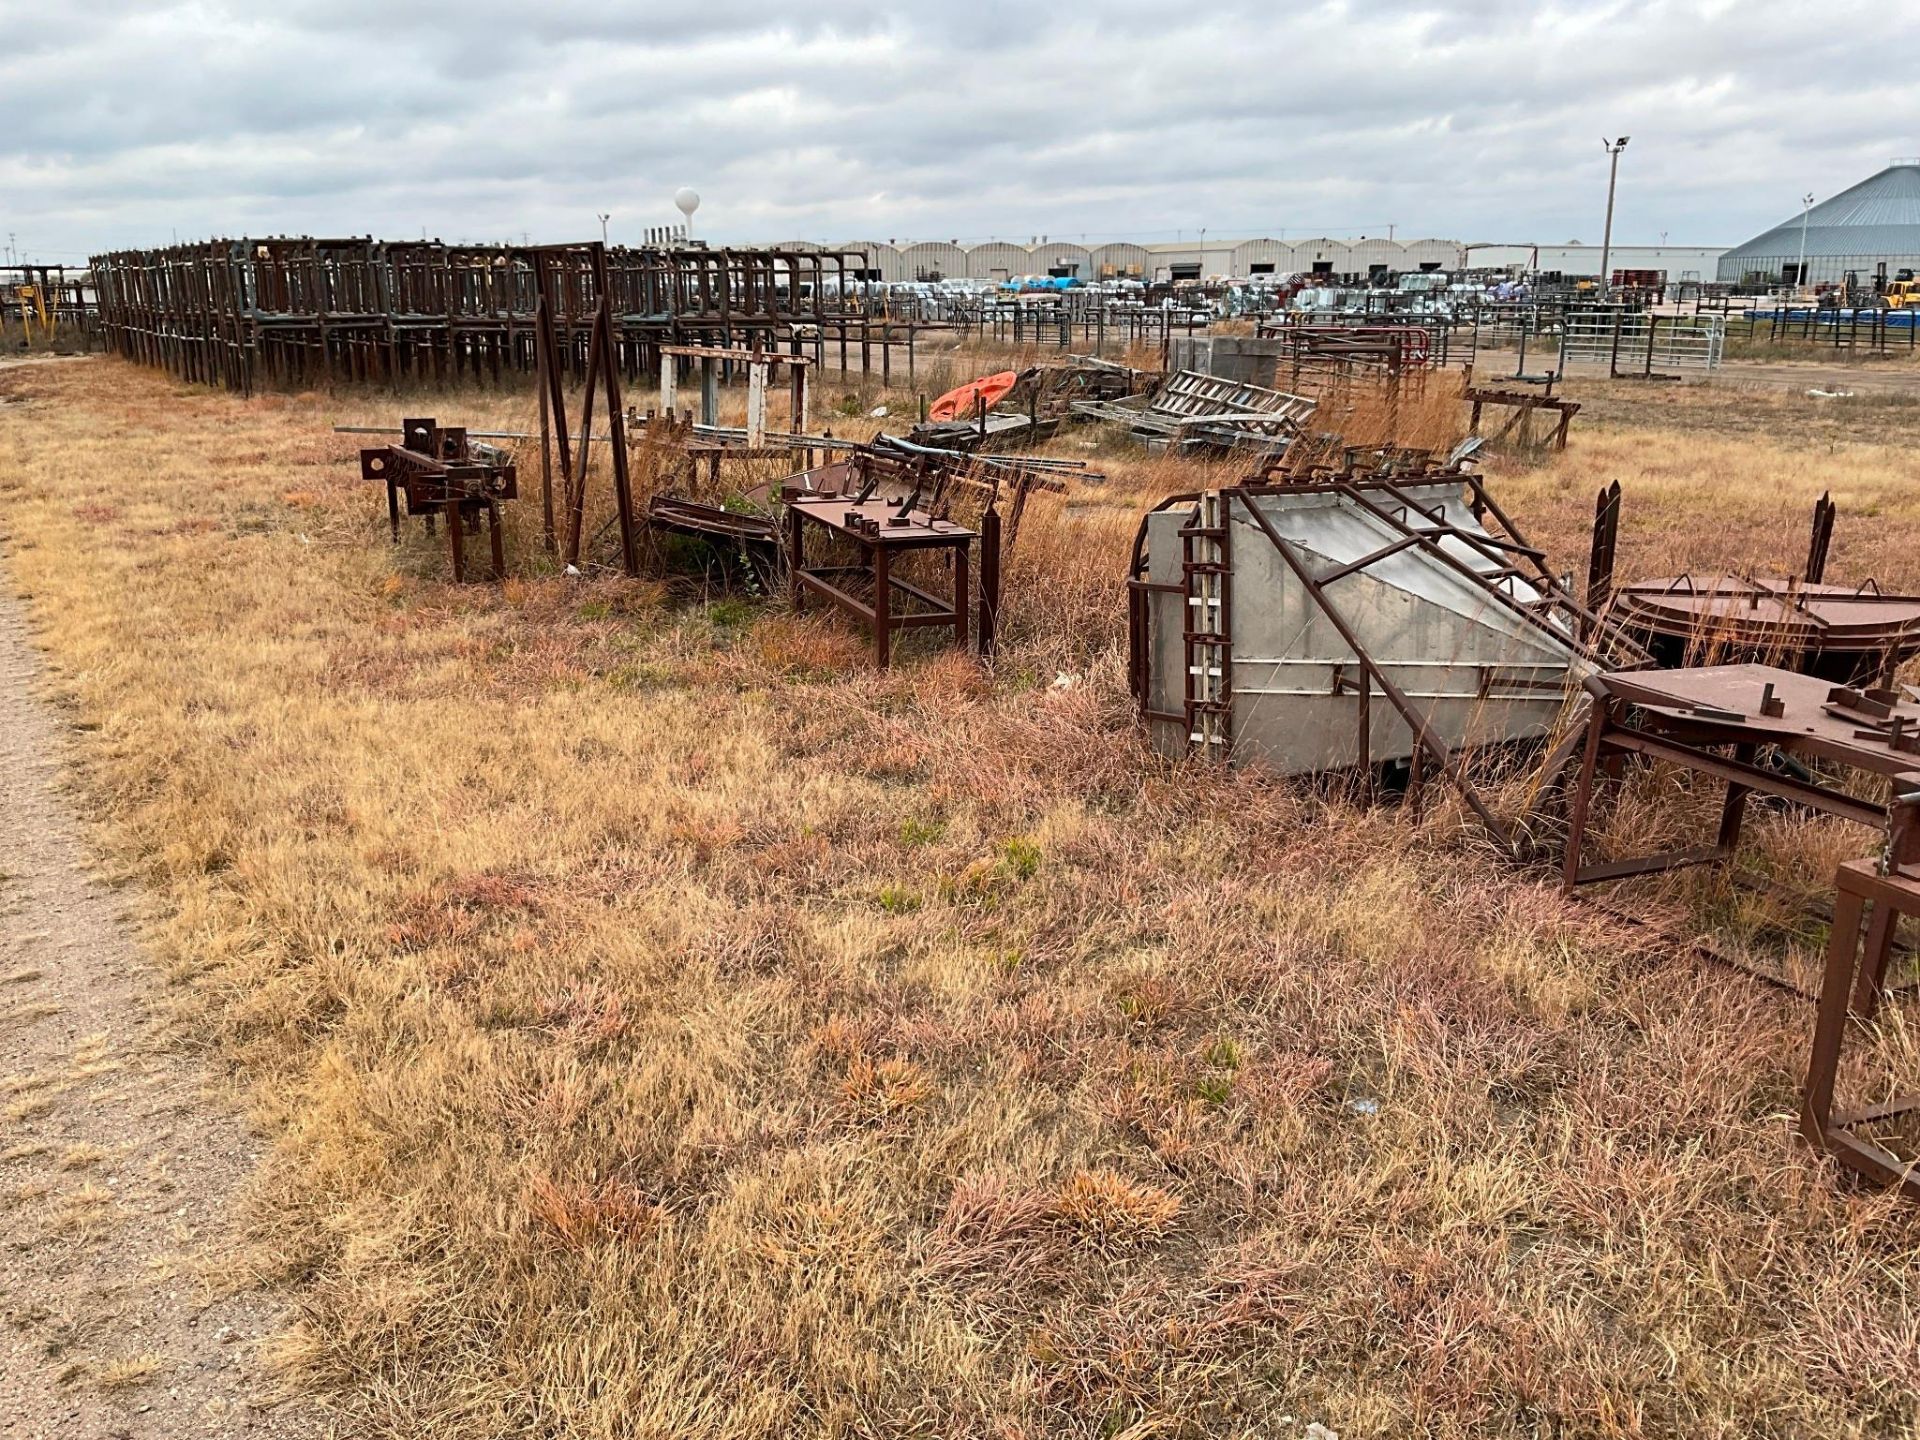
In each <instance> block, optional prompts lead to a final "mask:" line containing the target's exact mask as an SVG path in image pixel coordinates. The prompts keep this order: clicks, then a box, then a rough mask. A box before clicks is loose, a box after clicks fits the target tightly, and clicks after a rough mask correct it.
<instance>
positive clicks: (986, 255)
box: [779, 236, 1726, 282]
mask: <svg viewBox="0 0 1920 1440" xmlns="http://www.w3.org/2000/svg"><path fill="white" fill-rule="evenodd" d="M779 248H781V249H803V250H818V249H823V248H830V249H835V250H865V251H866V252H867V254H868V255H869V256H870V257H871V259H872V264H873V275H872V277H871V278H872V279H875V280H888V281H896V280H950V279H972V280H1010V279H1012V278H1013V277H1015V276H1017V275H1071V276H1075V277H1077V278H1079V279H1082V280H1113V279H1135V280H1207V279H1213V278H1215V277H1225V278H1228V279H1233V280H1246V279H1250V278H1252V277H1254V276H1256V275H1292V274H1301V275H1327V276H1351V277H1354V278H1356V279H1360V280H1365V279H1368V278H1369V277H1371V278H1373V279H1376V280H1377V279H1380V278H1382V277H1384V276H1386V275H1400V274H1406V273H1409V272H1414V271H1422V270H1445V271H1454V270H1464V269H1474V270H1512V271H1516V272H1520V271H1524V272H1527V273H1533V272H1536V271H1539V272H1545V273H1548V274H1560V275H1566V276H1572V277H1584V276H1593V277H1597V276H1598V275H1599V274H1600V261H1601V257H1602V254H1603V252H1602V250H1601V247H1600V246H1598V245H1582V244H1579V243H1577V242H1576V243H1569V244H1565V245H1536V244H1531V243H1529V244H1519V245H1516V244H1493V243H1479V242H1476V243H1474V244H1462V243H1461V242H1460V241H1458V240H1431V239H1429V240H1393V239H1387V238H1384V237H1378V236H1360V237H1358V238H1355V239H1348V240H1336V239H1333V238H1332V237H1330V236H1313V237H1309V238H1307V239H1303V240H1274V239H1268V238H1265V237H1261V238H1255V239H1250V240H1246V239H1233V238H1225V239H1219V240H1216V239H1213V238H1211V237H1205V236H1203V237H1200V238H1197V239H1195V240H1192V241H1187V242H1177V241H1176V242H1171V243H1163V244H1155V245H1136V244H1132V243H1130V242H1127V241H1113V242H1109V243H1106V244H1094V245H1084V244H1076V243H1073V242H1070V241H1064V240H1050V239H1047V238H1045V237H1041V238H1039V239H1038V240H1036V241H1035V242H1034V243H1032V244H1026V245H1020V244H1014V243H1012V242H1009V241H1004V240H993V241H988V242H985V243H982V244H978V245H962V244H960V243H959V242H957V241H952V240H939V241H929V240H921V241H893V240H871V239H868V240H842V241H838V242H836V243H834V244H832V245H831V246H822V245H821V244H818V243H816V242H813V241H805V240H788V241H782V242H780V245H779ZM1724 253H1726V252H1725V250H1724V247H1722V246H1718V245H1615V246H1614V247H1613V248H1612V253H1611V255H1610V256H1608V267H1609V268H1610V269H1613V270H1658V271H1662V272H1664V273H1665V274H1666V276H1667V278H1668V280H1669V281H1674V282H1682V281H1689V280H1693V281H1702V280H1704V281H1711V280H1712V279H1713V278H1714V275H1715V272H1716V267H1717V266H1718V264H1719V261H1720V257H1721V256H1722V255H1723V254H1724Z"/></svg>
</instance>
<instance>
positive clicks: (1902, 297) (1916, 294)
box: [1887, 280, 1920, 310]
mask: <svg viewBox="0 0 1920 1440" xmlns="http://www.w3.org/2000/svg"><path fill="white" fill-rule="evenodd" d="M1915 306H1920V280H1895V281H1892V282H1890V283H1889V284H1888V286H1887V308H1888V309H1889V310H1911V309H1913V308H1914V307H1915Z"/></svg>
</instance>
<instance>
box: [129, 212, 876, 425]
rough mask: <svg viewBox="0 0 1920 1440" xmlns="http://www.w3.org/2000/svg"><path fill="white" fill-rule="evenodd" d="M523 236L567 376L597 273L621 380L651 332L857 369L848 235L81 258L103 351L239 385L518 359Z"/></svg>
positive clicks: (179, 249) (463, 370)
mask: <svg viewBox="0 0 1920 1440" xmlns="http://www.w3.org/2000/svg"><path fill="white" fill-rule="evenodd" d="M536 251H537V253H539V254H541V255H543V256H546V257H547V261H546V273H547V276H548V280H547V286H548V289H549V290H550V292H551V293H550V294H549V295H548V296H547V301H548V309H549V314H550V317H551V321H552V324H553V326H554V330H555V333H556V337H557V339H558V348H559V352H560V357H561V363H562V365H563V366H564V367H565V368H566V369H567V371H568V372H569V373H570V374H571V375H572V376H574V377H575V378H578V377H579V376H581V375H583V374H584V373H585V367H586V361H587V350H588V340H589V336H590V335H591V333H592V329H593V326H594V324H595V323H596V321H595V317H596V315H597V312H598V308H599V303H600V287H601V284H602V282H601V280H600V278H599V277H600V276H602V275H604V276H605V277H606V279H605V282H604V283H605V286H606V289H607V291H608V294H609V295H610V296H611V298H612V302H613V310H614V341H615V348H616V351H617V355H616V363H617V364H618V365H619V367H620V369H621V370H622V371H623V373H625V374H626V375H627V376H628V378H630V379H638V378H639V377H641V376H642V375H644V374H648V373H650V372H651V371H652V370H653V368H654V367H655V365H656V364H657V361H658V350H659V347H660V346H662V345H685V344H714V345H724V346H740V347H744V348H749V349H763V350H775V349H785V350H788V351H789V352H790V353H795V354H800V353H810V354H811V356H812V358H813V359H814V361H815V363H816V364H817V365H821V366H825V365H826V364H827V363H828V362H829V357H832V358H833V359H836V360H837V361H838V363H839V367H840V369H841V370H842V371H848V370H851V369H852V368H853V367H854V365H855V364H857V365H858V366H859V369H860V372H861V373H862V374H863V375H865V374H868V373H870V372H871V370H872V368H873V364H874V359H875V356H874V348H875V336H874V333H873V332H874V327H875V322H874V320H873V319H872V306H871V296H870V295H869V293H868V290H869V288H870V287H869V284H868V282H867V281H866V280H865V279H864V278H861V277H864V276H865V275H866V274H867V273H868V266H867V264H866V256H865V254H864V253H863V252H860V251H826V250H821V251H814V250H772V249H768V250H757V249H714V250H710V249H706V248H704V247H685V248H676V249H627V248H624V247H611V248H609V247H604V246H595V245H570V246H542V247H513V246H449V245H443V244H441V243H439V242H437V241H419V242H412V241H407V242H386V241H378V240H375V239H373V238H371V237H350V238H345V239H316V238H312V237H303V238H299V239H268V240H251V239H250V240H220V241H210V242H204V243H201V244H194V245H179V246H172V247H168V248H166V249H159V250H133V251H120V252H116V253H114V254H111V255H102V256H96V257H94V260H93V262H92V266H93V275H94V279H95V284H96V286H97V288H98V292H99V300H100V318H101V328H102V332H103V335H104V338H105V342H106V345H107V348H108V349H110V350H112V351H114V352H115V353H118V354H120V355H123V356H125V357H126V358H128V359H131V360H134V361H137V362H139V363H142V364H147V365H153V366H156V367H159V368H164V369H166V370H168V371H169V372H170V373H172V374H174V375H176V376H178V377H179V378H181V379H185V380H191V381H197V382H200V383H206V384H214V385H224V386H226V387H228V388H231V389H235V390H239V391H242V392H251V390H252V389H253V388H254V387H255V386H256V385H258V384H309V383H330V382H334V381H347V382H361V381H372V382H381V381H389V382H390V381H410V382H413V383H434V384H445V383H447V382H448V381H450V380H451V381H458V380H461V379H463V378H467V379H474V380H479V379H483V378H495V379H497V378H498V377H500V376H501V375H502V374H506V373H528V372H531V371H532V370H533V368H534V365H535V352H536V345H535V339H534V317H535V312H536V310H537V309H538V307H539V302H540V298H541V297H540V294H539V293H538V291H539V287H538V285H537V284H536V280H535V273H534V272H535V266H534V264H533V262H532V258H531V257H532V256H533V255H534V254H535V253H536ZM598 253H604V256H605V263H604V265H600V264H597V263H596V261H595V259H594V256H595V255H596V254H598ZM882 348H883V349H884V346H883V347H882ZM885 363H886V362H885V357H884V355H883V356H882V364H883V366H884V364H885Z"/></svg>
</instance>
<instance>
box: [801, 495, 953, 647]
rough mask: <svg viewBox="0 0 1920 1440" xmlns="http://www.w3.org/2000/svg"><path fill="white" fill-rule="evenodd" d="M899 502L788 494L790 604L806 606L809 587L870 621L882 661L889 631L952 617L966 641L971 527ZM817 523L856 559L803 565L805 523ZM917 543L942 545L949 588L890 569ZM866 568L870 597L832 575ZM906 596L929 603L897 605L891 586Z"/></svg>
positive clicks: (925, 546) (950, 622)
mask: <svg viewBox="0 0 1920 1440" xmlns="http://www.w3.org/2000/svg"><path fill="white" fill-rule="evenodd" d="M900 511H901V507H900V505H899V503H898V502H895V501H892V500H867V501H864V502H862V503H859V504H855V503H854V502H853V501H852V500H850V499H848V498H846V497H844V496H842V497H837V498H822V499H817V500H810V499H806V498H803V497H797V496H796V497H792V498H789V499H788V500H787V515H788V517H789V518H788V536H787V543H788V545H789V547H790V549H789V556H790V559H791V561H792V577H793V579H792V585H793V591H792V593H793V608H794V609H796V610H801V609H804V608H805V604H806V594H807V592H808V591H809V590H812V591H816V592H818V593H819V594H821V595H824V596H825V597H826V598H827V599H829V600H831V601H832V602H833V603H834V604H836V605H838V606H839V607H840V608H841V609H842V610H845V611H846V612H847V613H848V614H850V615H854V616H857V617H858V618H860V619H862V620H865V621H866V622H867V624H868V625H869V626H871V627H872V629H873V658H874V663H875V664H877V665H879V666H880V667H881V668H882V669H884V668H885V667H886V664H887V661H888V659H889V658H890V657H891V654H892V650H893V632H894V631H896V630H906V629H920V628H924V627H928V626H944V625H951V626H952V627H953V638H954V643H955V644H956V645H958V646H959V647H960V648H961V649H962V650H964V649H966V647H967V555H968V552H969V551H970V550H971V549H972V547H973V542H974V538H975V534H974V532H973V531H972V530H969V529H967V528H966V527H965V526H963V525H956V524H954V523H953V522H952V521H950V520H937V519H935V518H934V517H933V516H931V515H928V514H926V513H925V512H924V511H919V510H913V511H909V512H908V513H907V514H905V515H904V516H902V515H901V513H900ZM808 526H818V527H819V528H820V529H821V530H823V531H825V532H826V534H827V535H828V536H829V537H830V538H832V539H836V540H842V541H850V542H852V544H853V545H854V546H856V547H858V549H859V552H860V555H861V557H862V558H861V560H860V562H858V563H855V564H851V565H808V564H807V560H806V545H807V527H808ZM920 550H933V551H940V550H944V551H946V552H947V553H948V554H949V555H950V556H951V560H952V576H953V594H952V597H951V598H948V597H946V596H941V595H936V594H934V593H933V592H932V591H930V590H923V589H921V588H920V587H919V586H917V585H912V584H909V583H908V582H907V581H905V580H902V579H900V578H899V577H898V576H896V575H894V574H893V573H892V571H893V563H894V558H895V557H896V556H899V555H904V554H908V553H911V552H914V551H920ZM846 576H865V577H868V578H869V580H870V581H871V584H872V586H873V603H872V604H868V603H867V602H866V601H865V600H862V599H861V598H860V597H859V596H858V595H855V594H854V593H852V592H851V591H849V590H847V589H845V588H843V587H842V586H841V585H840V584H839V583H837V582H838V581H839V580H840V579H841V578H842V577H846ZM896 591H898V592H899V593H900V594H901V595H902V596H904V597H905V602H906V604H912V603H913V602H916V601H917V602H918V603H919V604H921V605H923V606H926V607H928V608H926V609H923V610H919V611H909V610H907V609H905V608H904V606H902V607H901V608H896V606H895V603H894V601H895V595H894V592H896Z"/></svg>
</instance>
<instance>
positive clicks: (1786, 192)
mask: <svg viewBox="0 0 1920 1440" xmlns="http://www.w3.org/2000/svg"><path fill="white" fill-rule="evenodd" d="M1916 30H1920V21H1914V20H1910V19H1907V18H1905V17H1904V16H1903V15H1902V14H1901V13H1900V12H1898V11H1888V10H1886V9H1885V8H1884V7H1874V8H1869V7H1867V6H1865V5H1864V4H1857V3H1853V0H1838V3H1835V4H1831V5H1824V6H1822V7H1820V9H1819V11H1818V12H1817V14H1815V13H1810V12H1809V11H1808V10H1806V8H1805V7H1803V6H1794V5H1787V4H1784V3H1773V0H1741V3H1738V4H1734V3H1731V0H1722V3H1686V4H1680V3H1663V0H1602V3H1565V0H1563V3H1560V4H1555V5H1548V6H1539V5H1525V4H1514V3H1505V0H1446V3H1427V4H1414V5H1401V4H1388V3H1376V0H1340V3H1331V4H1322V5H1317V6H1311V7H1306V8H1293V7H1282V6H1274V5H1271V4H1267V5H1255V4H1241V3H1227V4H1214V5H1208V6H1204V7H1182V6H1177V5H1168V4H1166V3H1165V0H1157V3H1153V4H1148V3H1145V0H1101V3H1096V4H1088V5H1082V6H1067V7H1048V6H1035V5H1031V4H1014V3H1006V0H985V3H980V4H974V5H971V6H956V5H950V4H941V5H937V6H935V5H916V4H913V3H907V4H904V5H903V4H897V3H896V4H888V5H880V4H876V3H866V0H815V3H810V4H807V5H804V6H793V7H785V8H772V7H768V6H767V5H765V4H764V3H763V0H752V3H748V0H705V3H702V4H699V5H694V6H676V7H655V6H648V7H645V8H644V10H642V9H640V8H638V7H635V8H632V9H626V8H623V7H620V6H617V5H608V4H606V3H604V0H596V3H586V0H549V3H545V4H542V5H539V6H528V5H525V4H523V3H514V4H508V3H505V0H417V3H407V0H382V3H376V0H327V3H322V0H291V3H286V4H282V5H279V6H277V7H269V6H259V5H248V6H241V5H238V4H235V3H231V0H184V3H174V4H169V3H158V4H146V5H140V6H132V5H126V4H109V3H104V0H69V3H67V4H65V5H64V6H61V7H50V6H46V5H44V4H40V5H34V4H30V3H28V0H0V34H5V35H7V37H8V43H7V45H6V46H5V47H4V49H0V96H4V97H5V100H4V104H3V105H0V114H4V116H5V119H6V123H5V124H4V125H0V195H4V196H5V197H6V203H5V210H4V217H3V218H4V228H5V229H6V230H8V231H11V232H13V233H14V234H16V235H17V236H18V241H19V245H20V248H21V250H22V251H24V252H27V253H29V254H31V255H35V256H40V257H43V258H49V259H67V260H77V259H79V258H82V257H83V256H84V255H85V254H86V253H87V252H88V251H90V250H94V249H100V248H108V247H114V246H121V245H131V244H145V243H153V242H157V241H165V240H167V239H169V238H171V237H172V236H173V235H174V234H176V233H177V234H178V235H179V236H180V237H181V238H188V237H200V236H205V235H209V234H241V233H272V232H281V231H287V232H294V233H316V234H319V233H325V234H356V233H358V234H364V233H369V232H371V233H374V234H382V235H392V236H396V237H398V236H406V235H417V234H419V233H421V232H422V231H423V230H424V231H426V232H427V233H429V234H434V235H439V236H442V237H444V238H447V239H459V238H468V239H495V238H501V237H504V236H508V235H513V236H518V235H520V234H522V233H526V234H531V235H532V236H533V237H534V238H535V239H548V240H559V239H568V238H578V237H582V236H585V235H588V234H591V233H597V230H598V223H597V221H595V219H594V215H595V213H596V212H597V211H601V210H608V211H611V212H612V213H613V215H614V222H613V229H614V232H615V234H616V236H624V237H627V238H634V237H636V236H637V234H638V231H639V230H640V228H641V227H642V226H645V225H651V224H660V223H664V222H666V221H668V220H671V219H673V218H675V216H674V212H673V211H672V209H671V206H670V203H669V200H668V196H669V195H670V194H671V193H672V191H673V189H674V187H675V186H677V185H680V184H688V183H690V184H693V185H694V186H696V187H697V188H698V189H699V190H700V191H701V193H702V195H703V196H704V197H705V200H706V204H705V205H704V207H703V208H702V211H701V214H700V217H699V220H700V228H701V231H702V233H704V234H707V235H709V236H711V237H713V238H716V239H726V240H737V241H747V240H776V239H789V238H794V237H800V236H805V237H812V238H819V239H843V238H854V237H861V238H877V239H887V238H897V239H902V240H904V239H908V238H917V239H946V238H950V237H958V238H961V239H964V240H976V239H985V238H988V237H991V236H1003V237H1007V238H1017V239H1025V238H1027V237H1028V236H1031V235H1038V234H1048V235H1053V236H1078V235H1081V234H1086V235H1088V236H1093V237H1101V238H1106V237H1113V238H1119V237H1132V238H1141V239H1160V238H1169V239H1170V238H1172V237H1173V235H1174V233H1175V232H1180V231H1184V232H1187V233H1188V234H1191V233H1192V232H1193V231H1195V230H1197V229H1198V228H1200V227H1202V226H1205V227H1206V228H1207V229H1209V230H1210V231H1212V232H1213V233H1214V234H1216V235H1228V234H1236V235H1261V234H1279V233H1281V232H1282V231H1284V232H1285V233H1286V234H1287V235H1289V236H1295V237H1297V236H1304V235H1307V234H1310V233H1336V234H1340V235H1347V234H1357V233H1377V232H1382V231H1384V230H1385V229H1386V227H1387V226H1388V225H1390V224H1391V225H1393V226H1395V227H1396V230H1395V233H1396V234H1398V235H1400V236H1402V237H1406V238H1411V237H1415V236H1421V235H1438V236H1445V237H1452V238H1460V239H1475V240H1510V241H1528V240H1538V241H1547V242H1552V241H1560V240H1566V239H1570V238H1574V237H1576V236H1577V237H1580V238H1584V239H1596V238H1597V237H1598V233H1599V229H1600V212H1601V209H1602V205H1603V201H1604V187H1605V180H1606V175H1605V166H1606V161H1605V157H1604V155H1603V154H1602V153H1601V148H1600V144H1599V141H1600V137H1601V136H1602V134H1618V133H1629V134H1631V135H1632V136H1633V137H1634V139H1633V144H1632V146H1631V147H1630V148H1629V150H1628V152H1627V154H1626V157H1625V159H1624V161H1623V165H1622V176H1621V198H1620V206H1619V213H1618V217H1617V220H1616V232H1617V234H1618V235H1619V236H1620V237H1621V238H1623V239H1625V240H1628V241H1646V242H1651V241H1655V240H1657V239H1659V237H1660V236H1661V235H1662V234H1663V233H1664V234H1666V235H1667V236H1668V237H1669V238H1670V239H1671V240H1672V241H1674V242H1675V243H1702V244H1707V243H1725V244H1731V243H1733V242H1735V241H1737V240H1740V239H1742V238H1744V237H1745V236H1747V235H1749V234H1751V233H1753V232H1755V231H1758V230H1760V229H1762V228H1764V227H1766V226H1767V225H1770V224H1773V223H1775V222H1776V221H1778V220H1781V219H1783V218H1785V217H1786V216H1788V215H1789V214H1791V213H1793V211H1794V210H1795V208H1796V201H1797V197H1798V196H1799V195H1800V194H1802V193H1804V192H1805V191H1807V190H1813V191H1815V192H1817V193H1819V194H1822V195H1825V194H1829V193H1832V192H1833V191H1835V190H1838V189H1841V188H1843V187H1845V186H1846V185H1849V184H1851V183H1853V182H1854V181H1855V180H1857V179H1860V178H1862V177H1863V176H1864V175H1866V174H1868V173H1870V172H1871V171H1873V170H1875V169H1877V168H1878V167H1879V166H1880V165H1882V164H1883V163H1885V161H1886V160H1887V159H1888V158H1890V157H1891V156H1893V155H1895V154H1899V153H1905V152H1907V151H1914V152H1920V140H1916V138H1915V136H1916V132H1917V131H1920V125H1917V124H1916V120H1920V100H1916V99H1914V98H1912V94H1911V88H1912V87H1911V86H1910V85H1909V84H1908V83H1907V82H1906V81H1905V80H1904V78H1903V76H1902V73H1901V72H1900V70H1899V68H1898V66H1897V64H1894V65H1890V64H1885V63H1882V62H1883V61H1885V60H1887V59H1889V58H1891V57H1897V56H1900V55H1904V54H1905V53H1906V52H1907V50H1908V48H1909V46H1908V45H1907V44H1906V42H1907V41H1909V40H1910V39H1912V38H1913V36H1914V32H1915V31H1916Z"/></svg>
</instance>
